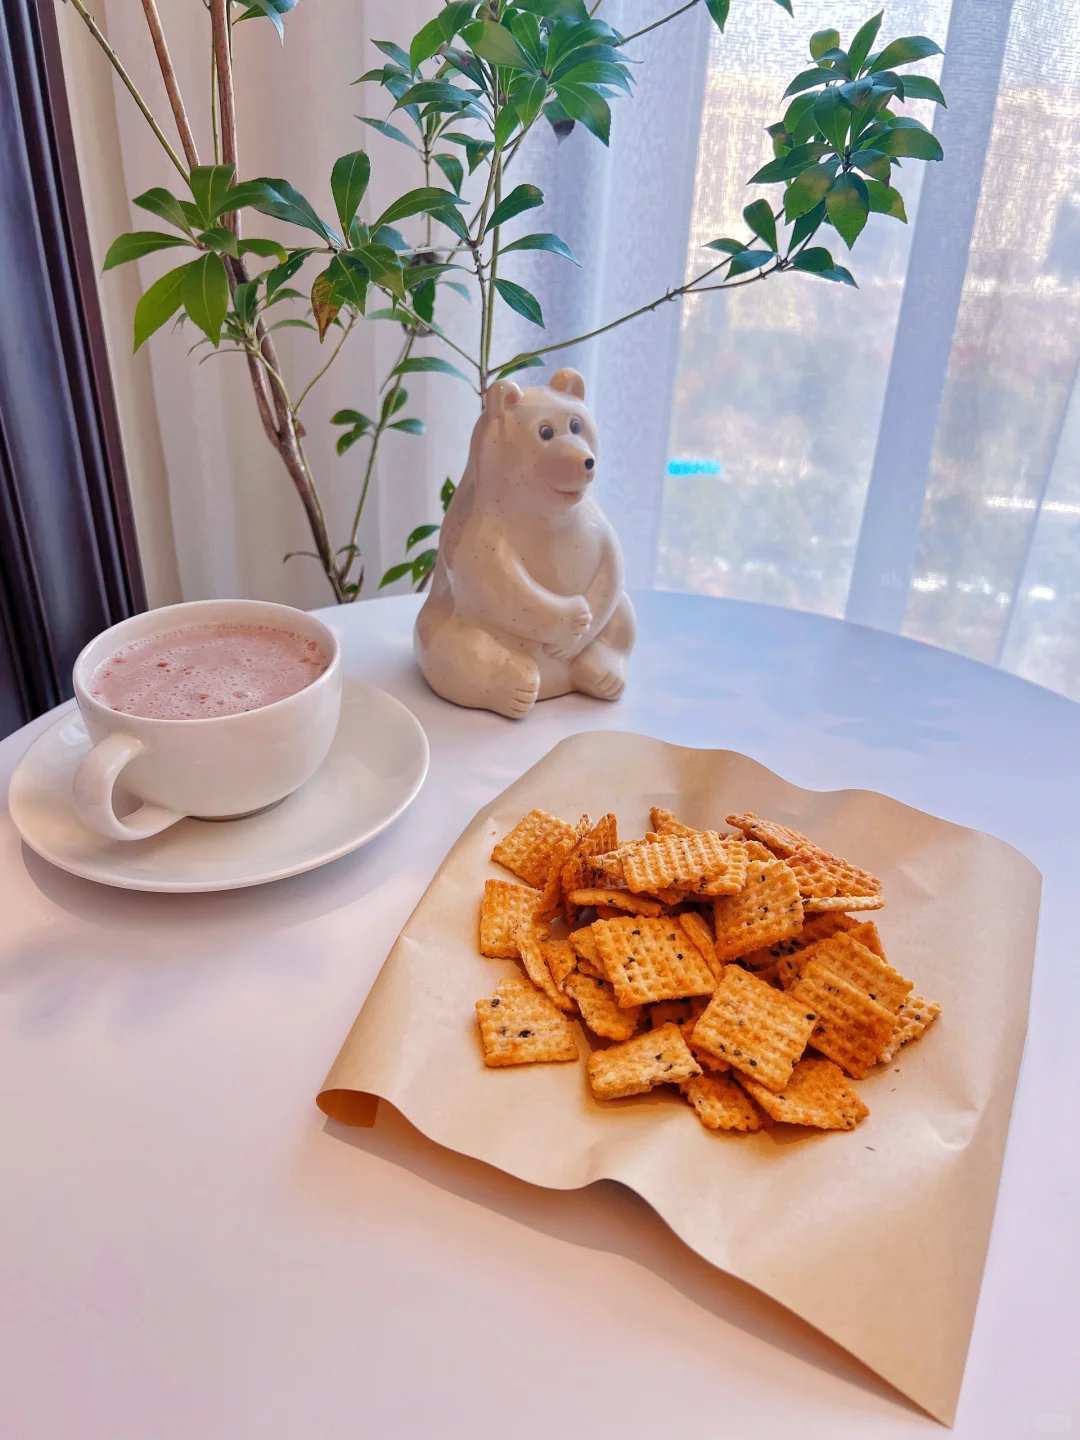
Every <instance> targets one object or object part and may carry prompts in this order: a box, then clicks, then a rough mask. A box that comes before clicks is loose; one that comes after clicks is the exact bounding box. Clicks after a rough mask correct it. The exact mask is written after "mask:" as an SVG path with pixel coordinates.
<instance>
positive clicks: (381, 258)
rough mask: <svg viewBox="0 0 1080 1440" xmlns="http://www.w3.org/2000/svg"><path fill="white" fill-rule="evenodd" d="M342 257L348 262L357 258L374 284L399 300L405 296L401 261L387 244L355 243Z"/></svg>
mask: <svg viewBox="0 0 1080 1440" xmlns="http://www.w3.org/2000/svg"><path fill="white" fill-rule="evenodd" d="M342 258H343V259H347V260H348V261H350V262H355V261H357V260H359V261H360V263H361V264H362V265H363V266H364V268H365V269H366V270H367V272H368V274H369V275H370V276H371V278H372V280H373V281H374V282H375V284H376V285H378V286H379V287H380V288H381V289H383V290H388V291H389V292H390V293H391V294H392V295H396V296H397V297H398V299H399V300H403V299H404V298H405V277H404V275H403V274H402V268H401V261H400V260H399V259H398V257H397V254H396V252H395V251H393V250H391V249H390V247H389V246H388V245H375V244H369V245H357V246H356V248H355V249H354V250H351V251H349V253H348V255H347V256H343V257H342Z"/></svg>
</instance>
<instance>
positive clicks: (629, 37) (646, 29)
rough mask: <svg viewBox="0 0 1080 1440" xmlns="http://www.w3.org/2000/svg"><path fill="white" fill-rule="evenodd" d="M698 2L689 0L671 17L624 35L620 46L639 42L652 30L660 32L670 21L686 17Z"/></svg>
mask: <svg viewBox="0 0 1080 1440" xmlns="http://www.w3.org/2000/svg"><path fill="white" fill-rule="evenodd" d="M697 3H698V0H689V3H688V4H686V5H680V6H679V8H678V9H677V10H672V12H671V14H670V15H663V16H661V18H660V19H659V20H654V21H653V22H652V24H651V25H643V26H642V27H641V29H640V30H635V31H634V32H633V33H632V34H630V35H624V36H623V38H622V39H621V40H620V41H619V44H620V45H629V44H630V41H631V40H637V39H638V38H639V37H640V36H642V35H648V33H649V31H650V30H659V29H660V26H661V25H666V24H667V23H668V21H669V20H674V19H675V17H676V15H684V14H685V13H686V11H687V10H692V9H693V8H694V6H695V5H696V4H697Z"/></svg>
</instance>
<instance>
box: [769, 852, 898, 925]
mask: <svg viewBox="0 0 1080 1440" xmlns="http://www.w3.org/2000/svg"><path fill="white" fill-rule="evenodd" d="M787 863H788V864H789V865H790V866H791V868H792V870H793V871H794V873H795V878H796V880H798V882H799V894H800V895H801V896H802V897H803V906H804V907H805V909H806V910H807V911H809V912H811V913H813V912H815V911H819V910H880V909H881V907H882V905H884V904H885V901H884V899H883V898H882V894H881V881H880V880H879V879H878V878H877V876H876V875H871V874H870V872H869V871H868V870H860V869H859V867H858V866H857V865H852V864H851V863H850V861H848V860H842V859H841V858H840V857H839V856H838V855H830V854H829V853H828V852H827V851H825V850H819V849H818V847H817V846H816V845H812V846H807V847H806V848H804V849H802V850H797V851H796V852H795V854H794V855H789V856H788V859H787Z"/></svg>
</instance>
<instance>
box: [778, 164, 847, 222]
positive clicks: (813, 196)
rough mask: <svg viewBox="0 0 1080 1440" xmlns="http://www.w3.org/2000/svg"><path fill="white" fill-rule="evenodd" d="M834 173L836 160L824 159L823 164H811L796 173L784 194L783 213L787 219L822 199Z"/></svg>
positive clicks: (795, 216) (800, 213) (811, 207)
mask: <svg viewBox="0 0 1080 1440" xmlns="http://www.w3.org/2000/svg"><path fill="white" fill-rule="evenodd" d="M835 174H836V162H835V161H832V162H829V161H826V163H825V164H824V165H812V166H811V167H810V168H809V169H808V170H804V171H803V172H802V174H801V175H797V176H796V177H795V179H794V180H793V181H792V182H791V185H790V186H789V187H788V191H787V193H786V194H785V196H784V214H785V215H786V216H787V218H788V220H789V221H791V220H797V219H798V217H799V216H800V215H805V214H806V212H807V211H808V210H812V209H813V208H814V206H815V205H816V204H817V203H818V201H819V200H824V198H825V194H826V192H827V191H828V189H829V186H830V185H831V184H832V181H833V176H834V175H835Z"/></svg>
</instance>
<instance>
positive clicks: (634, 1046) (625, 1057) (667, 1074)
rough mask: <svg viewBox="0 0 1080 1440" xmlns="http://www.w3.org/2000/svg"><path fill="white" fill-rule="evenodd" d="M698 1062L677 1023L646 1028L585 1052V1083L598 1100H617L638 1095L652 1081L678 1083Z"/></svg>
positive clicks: (697, 1071)
mask: <svg viewBox="0 0 1080 1440" xmlns="http://www.w3.org/2000/svg"><path fill="white" fill-rule="evenodd" d="M700 1074H701V1066H700V1065H699V1064H698V1063H697V1061H696V1060H695V1059H694V1057H693V1056H692V1055H691V1054H690V1051H689V1050H688V1049H687V1046H686V1041H685V1040H684V1039H683V1037H682V1033H681V1031H680V1030H679V1027H678V1026H677V1025H662V1026H661V1027H660V1029H659V1030H646V1031H645V1033H644V1034H643V1035H637V1036H635V1038H634V1039H633V1040H626V1041H624V1042H623V1044H621V1045H612V1046H610V1047H609V1048H608V1049H607V1050H596V1051H594V1052H593V1054H592V1055H590V1056H589V1084H590V1085H591V1086H592V1092H593V1094H594V1095H595V1096H596V1098H597V1099H598V1100H621V1099H622V1098H623V1097H624V1096H626V1095H642V1094H644V1093H645V1091H646V1090H651V1089H652V1088H653V1086H654V1085H665V1084H668V1083H669V1082H670V1083H673V1084H676V1085H678V1084H679V1083H680V1082H681V1081H683V1080H689V1079H690V1078H691V1076H693V1075H700Z"/></svg>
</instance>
